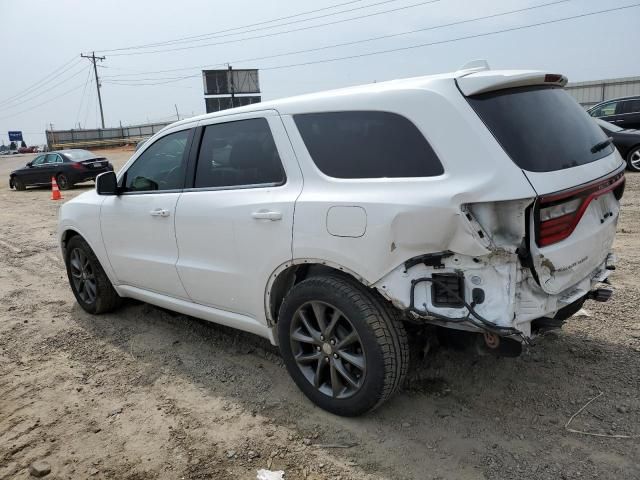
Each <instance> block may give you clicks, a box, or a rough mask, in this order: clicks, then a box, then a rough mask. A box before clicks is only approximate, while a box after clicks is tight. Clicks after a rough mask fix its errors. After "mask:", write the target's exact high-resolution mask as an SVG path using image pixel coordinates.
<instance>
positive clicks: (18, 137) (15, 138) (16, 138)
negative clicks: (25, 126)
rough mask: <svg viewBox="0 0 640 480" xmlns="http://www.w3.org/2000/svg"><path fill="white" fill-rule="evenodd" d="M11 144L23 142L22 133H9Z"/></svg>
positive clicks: (15, 131)
mask: <svg viewBox="0 0 640 480" xmlns="http://www.w3.org/2000/svg"><path fill="white" fill-rule="evenodd" d="M9 141H10V142H22V132H20V131H17V130H14V131H10V132H9Z"/></svg>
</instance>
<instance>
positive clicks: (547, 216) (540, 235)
mask: <svg viewBox="0 0 640 480" xmlns="http://www.w3.org/2000/svg"><path fill="white" fill-rule="evenodd" d="M624 181H625V180H624V172H620V173H617V174H616V175H613V176H612V177H609V178H607V179H605V180H601V181H597V182H595V183H592V184H589V185H586V186H581V187H578V188H574V189H571V190H566V191H564V192H559V193H553V194H551V195H543V196H541V197H540V198H539V200H538V204H537V207H536V219H537V223H536V241H537V244H538V246H540V247H546V246H548V245H551V244H553V243H557V242H560V241H562V240H564V239H565V238H567V237H568V236H569V235H571V234H572V233H573V231H574V230H575V228H576V226H577V225H578V223H579V222H580V219H581V218H582V215H584V212H585V211H586V210H587V208H588V207H589V204H590V203H591V202H592V201H593V200H595V199H596V198H598V197H600V196H602V195H604V194H605V193H608V192H611V191H613V192H614V194H615V196H616V198H617V199H620V198H621V197H622V192H623V190H624Z"/></svg>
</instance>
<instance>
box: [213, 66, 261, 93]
mask: <svg viewBox="0 0 640 480" xmlns="http://www.w3.org/2000/svg"><path fill="white" fill-rule="evenodd" d="M202 82H203V83H204V94H205V95H231V94H235V93H260V81H259V78H258V70H256V69H245V70H233V69H226V70H203V71H202Z"/></svg>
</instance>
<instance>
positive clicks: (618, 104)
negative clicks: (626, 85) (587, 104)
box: [587, 96, 640, 129]
mask: <svg viewBox="0 0 640 480" xmlns="http://www.w3.org/2000/svg"><path fill="white" fill-rule="evenodd" d="M587 112H589V115H591V116H592V117H595V118H600V119H602V120H606V121H607V122H610V123H613V124H614V125H617V126H618V127H622V128H637V129H640V96H637V97H624V98H616V99H614V100H607V101H606V102H601V103H598V104H597V105H594V106H593V107H591V108H590V109H589V110H587Z"/></svg>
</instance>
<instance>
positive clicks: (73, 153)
mask: <svg viewBox="0 0 640 480" xmlns="http://www.w3.org/2000/svg"><path fill="white" fill-rule="evenodd" d="M60 153H62V154H64V156H65V157H67V158H68V159H69V160H73V161H74V162H81V161H82V160H89V159H91V158H96V156H95V155H94V154H93V153H91V152H90V151H89V150H65V151H64V152H60Z"/></svg>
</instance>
